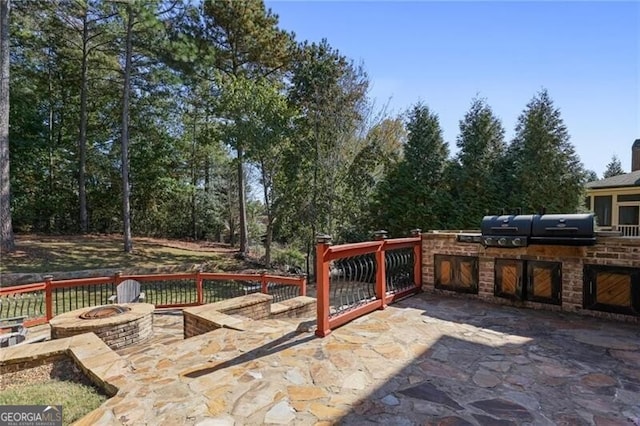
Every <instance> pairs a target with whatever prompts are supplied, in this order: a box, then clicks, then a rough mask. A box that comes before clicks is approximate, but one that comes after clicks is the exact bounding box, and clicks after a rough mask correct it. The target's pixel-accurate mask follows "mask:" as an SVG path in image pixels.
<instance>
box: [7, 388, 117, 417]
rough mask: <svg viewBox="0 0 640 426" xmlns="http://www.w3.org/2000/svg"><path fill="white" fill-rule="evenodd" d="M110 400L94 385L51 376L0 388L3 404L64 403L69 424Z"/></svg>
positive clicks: (64, 414) (63, 410)
mask: <svg viewBox="0 0 640 426" xmlns="http://www.w3.org/2000/svg"><path fill="white" fill-rule="evenodd" d="M106 400H107V397H106V396H104V395H102V394H100V393H99V392H98V391H97V390H96V389H95V388H93V387H91V386H87V385H83V384H81V383H75V382H68V381H60V380H55V379H52V380H50V381H47V382H45V383H38V384H31V385H23V386H18V387H15V388H12V389H8V390H5V391H2V392H0V405H62V424H65V425H70V424H72V423H73V422H75V421H77V420H79V419H81V418H82V417H84V416H85V415H87V414H88V413H90V412H91V411H93V410H95V409H96V408H98V407H99V406H100V404H102V403H103V402H104V401H106Z"/></svg>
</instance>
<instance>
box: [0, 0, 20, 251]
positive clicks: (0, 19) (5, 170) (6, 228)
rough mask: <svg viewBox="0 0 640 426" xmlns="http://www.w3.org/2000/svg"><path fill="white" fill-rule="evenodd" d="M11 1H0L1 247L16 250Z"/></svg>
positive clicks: (4, 249) (6, 249)
mask: <svg viewBox="0 0 640 426" xmlns="http://www.w3.org/2000/svg"><path fill="white" fill-rule="evenodd" d="M10 9H11V0H0V169H1V170H0V228H1V229H0V247H1V248H2V250H3V251H5V252H10V251H13V250H15V248H16V247H15V242H14V240H13V226H12V224H11V184H10V180H9V179H10V169H9V11H10Z"/></svg>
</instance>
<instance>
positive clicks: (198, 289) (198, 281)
mask: <svg viewBox="0 0 640 426" xmlns="http://www.w3.org/2000/svg"><path fill="white" fill-rule="evenodd" d="M201 274H202V268H200V269H198V271H197V272H196V292H197V294H198V305H203V304H204V293H203V291H202V275H201Z"/></svg>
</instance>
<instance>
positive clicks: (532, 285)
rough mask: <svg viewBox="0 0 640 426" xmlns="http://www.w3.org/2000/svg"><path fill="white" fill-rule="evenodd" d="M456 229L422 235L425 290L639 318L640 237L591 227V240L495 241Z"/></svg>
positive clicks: (603, 315)
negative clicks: (480, 240)
mask: <svg viewBox="0 0 640 426" xmlns="http://www.w3.org/2000/svg"><path fill="white" fill-rule="evenodd" d="M460 235H463V234H461V233H458V232H453V231H434V232H428V233H424V234H422V275H423V289H424V290H425V291H432V292H446V293H447V294H454V293H457V294H460V295H465V297H472V298H475V297H477V298H480V299H483V300H487V301H491V302H494V303H502V304H510V305H513V306H523V307H530V308H535V309H549V310H558V311H567V312H576V313H580V314H584V315H590V316H597V317H604V318H611V319H616V320H621V321H631V322H638V320H640V238H633V237H620V236H615V235H611V233H602V234H600V233H598V232H596V233H595V236H596V241H595V243H593V244H591V245H544V244H529V245H527V246H523V247H494V246H485V245H483V244H479V243H478V242H477V241H475V240H473V239H471V238H462V239H461V238H460ZM465 240H466V242H465ZM476 240H477V239H476Z"/></svg>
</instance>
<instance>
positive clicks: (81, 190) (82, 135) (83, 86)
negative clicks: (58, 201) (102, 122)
mask: <svg viewBox="0 0 640 426" xmlns="http://www.w3.org/2000/svg"><path fill="white" fill-rule="evenodd" d="M88 43H89V26H88V25H87V9H86V8H85V9H84V15H83V16H82V66H81V75H80V132H79V135H78V163H79V164H78V198H79V202H80V232H81V233H82V234H86V233H87V231H88V230H89V221H88V218H87V187H86V178H85V175H86V165H87V91H88V86H87V62H88V56H89V51H88V49H87V47H88Z"/></svg>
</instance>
